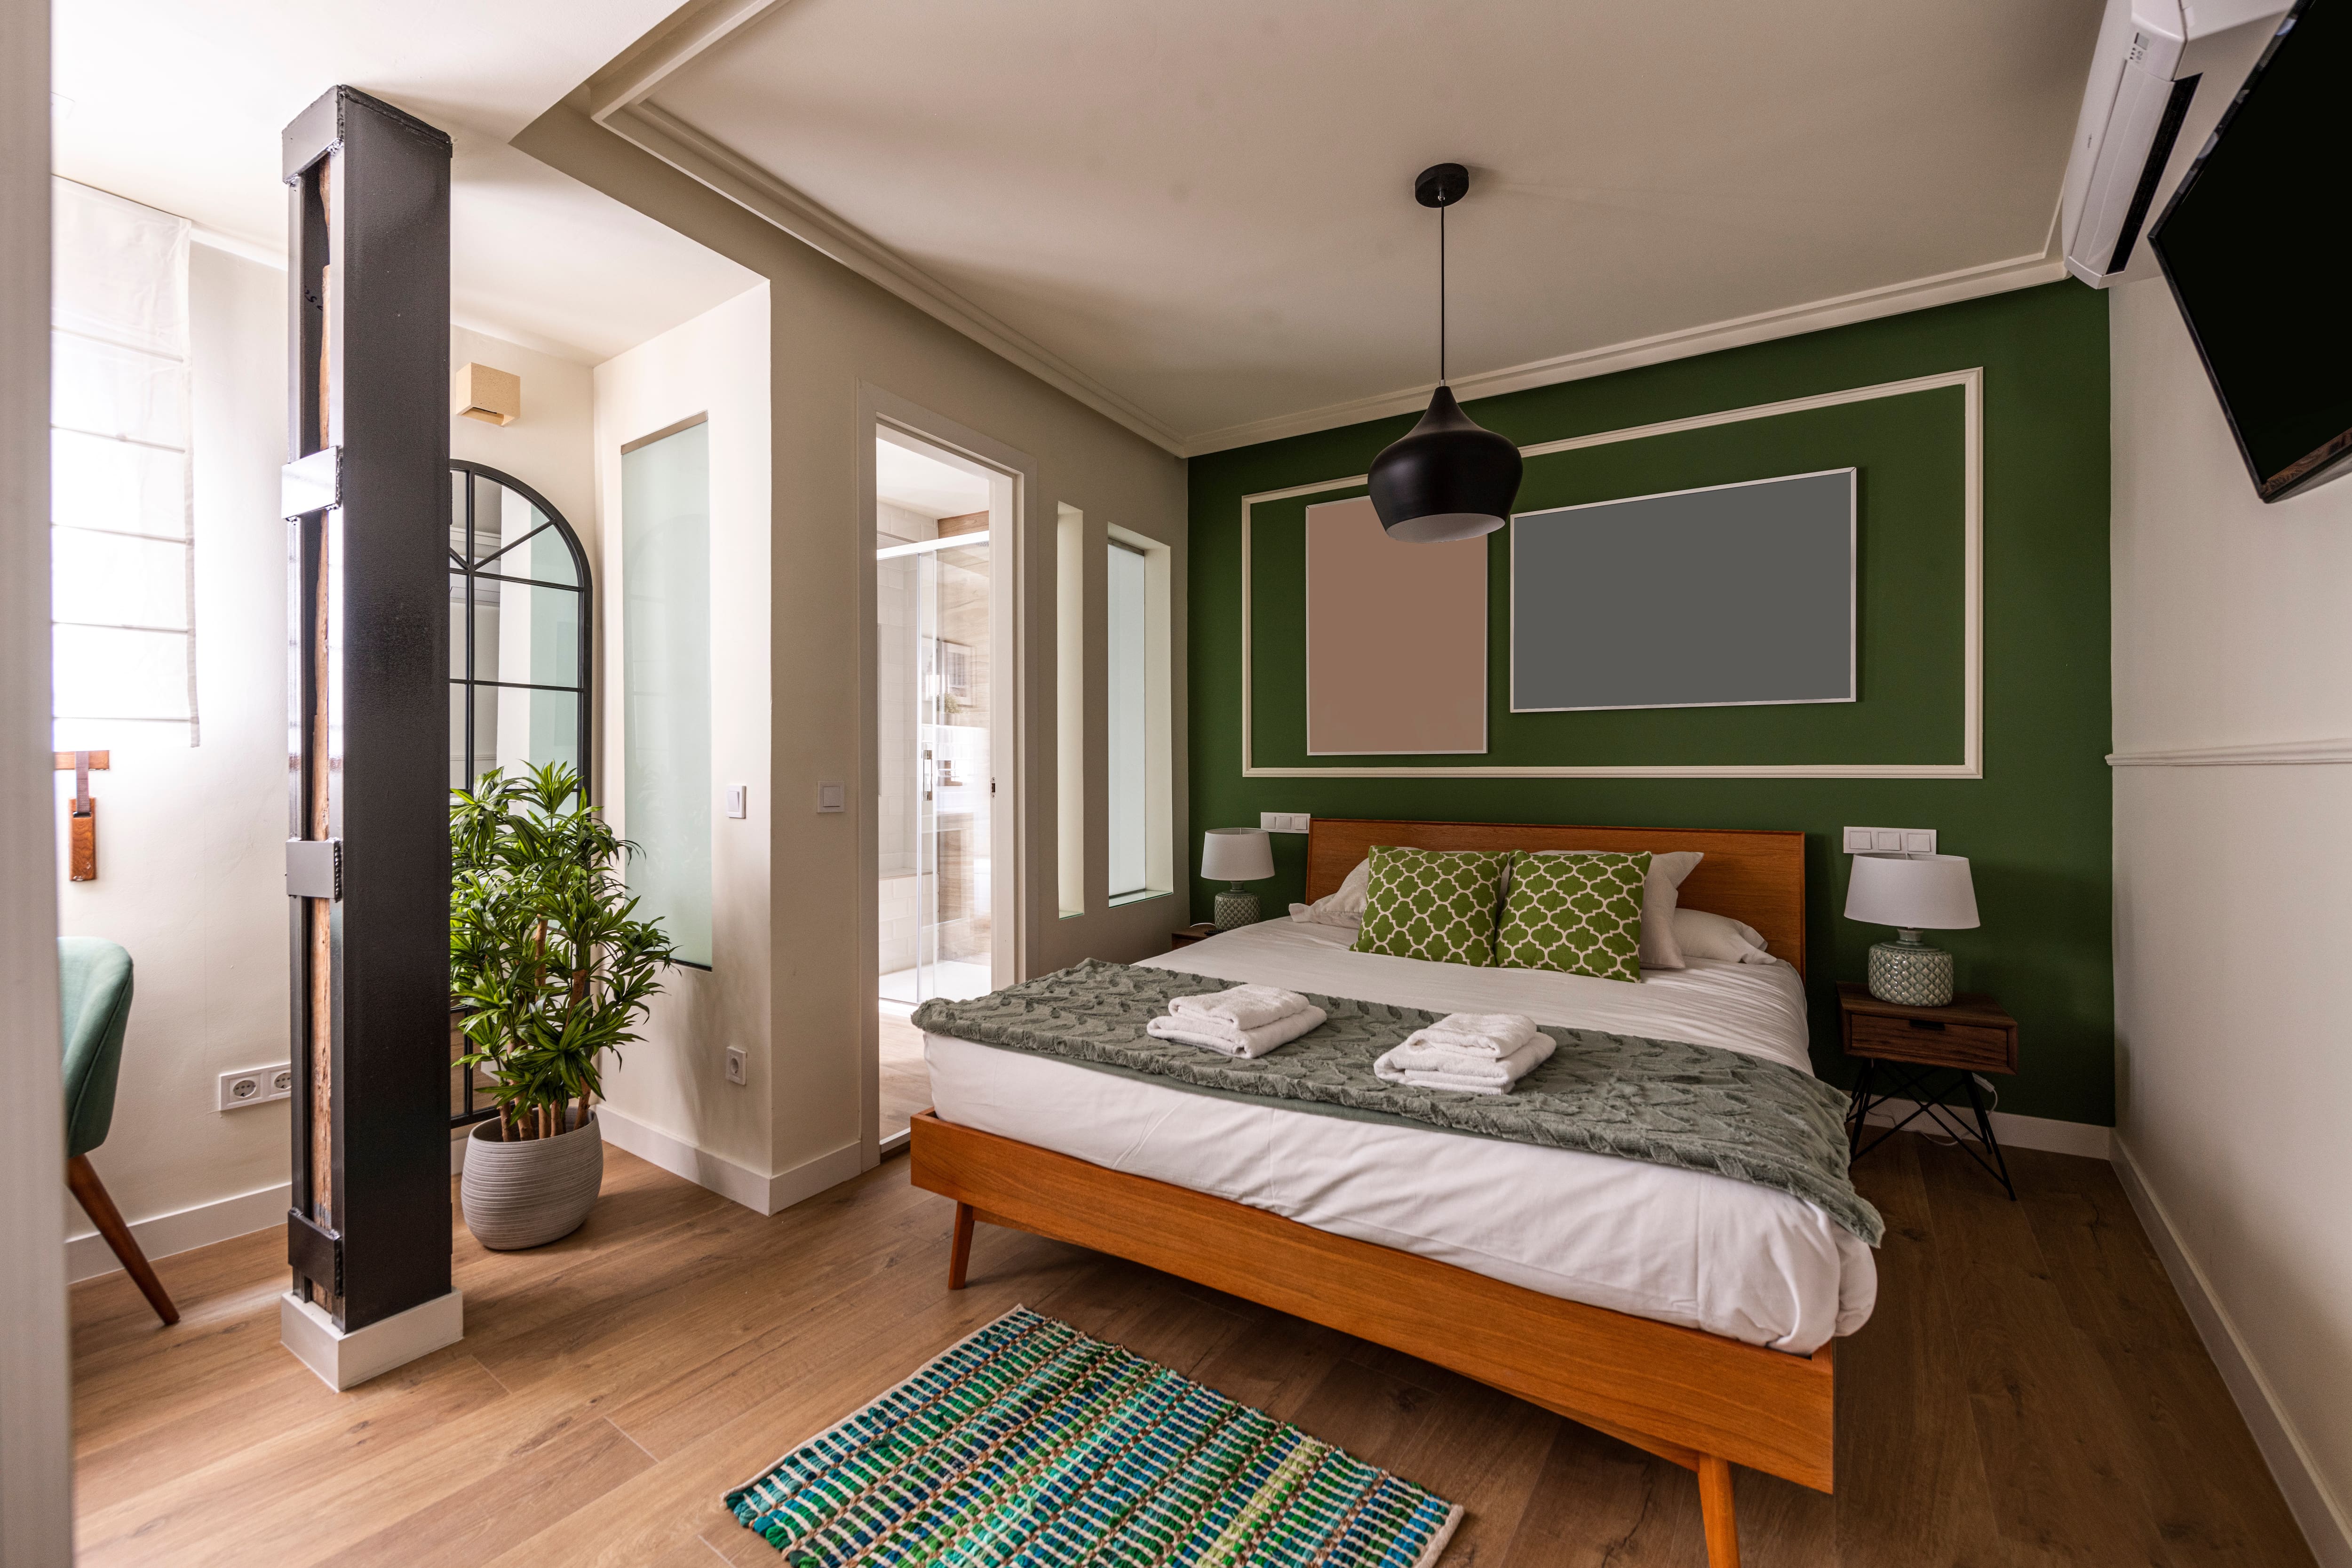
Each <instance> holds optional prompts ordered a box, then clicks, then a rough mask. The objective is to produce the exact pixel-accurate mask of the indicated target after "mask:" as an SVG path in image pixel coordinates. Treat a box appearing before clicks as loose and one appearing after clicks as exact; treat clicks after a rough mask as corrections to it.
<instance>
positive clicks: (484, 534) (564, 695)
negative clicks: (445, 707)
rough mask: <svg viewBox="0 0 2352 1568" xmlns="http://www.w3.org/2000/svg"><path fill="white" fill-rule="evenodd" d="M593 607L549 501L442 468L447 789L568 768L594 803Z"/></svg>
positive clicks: (579, 554)
mask: <svg viewBox="0 0 2352 1568" xmlns="http://www.w3.org/2000/svg"><path fill="white" fill-rule="evenodd" d="M594 618H595V598H594V588H593V584H592V582H591V580H590V577H589V572H588V553H587V552H586V551H585V550H583V548H582V547H581V544H580V536H579V535H578V534H577V533H575V532H573V531H572V525H571V524H570V523H569V522H567V521H564V518H563V514H562V512H560V511H558V510H555V508H554V507H553V506H552V505H551V504H550V503H549V501H548V500H547V498H546V497H544V496H542V495H541V494H540V493H539V492H538V491H537V490H535V489H531V488H530V486H529V485H527V484H524V483H523V482H522V481H521V480H520V479H516V478H514V477H513V476H512V475H511V474H504V473H500V472H499V470H498V469H496V468H488V467H486V466H484V465H483V464H480V463H469V462H463V461H457V462H452V463H451V464H450V465H449V783H450V785H451V787H452V788H457V787H471V785H472V784H473V783H474V781H476V780H478V779H479V778H480V777H481V776H482V774H484V773H488V772H489V771H490V770H491V769H492V768H496V767H502V766H503V767H507V768H509V769H511V768H513V767H515V766H517V765H518V764H520V763H525V762H530V763H541V764H545V763H558V762H562V763H571V764H572V766H573V767H575V768H577V769H578V770H579V771H580V776H581V778H582V780H583V782H584V783H585V784H587V786H588V791H589V798H590V799H592V800H593V799H594V798H595V769H594V763H593V758H594V756H595V752H594V749H593V745H592V743H591V742H592V740H593V733H594V721H595V692H594V671H595V662H594V660H595V642H594Z"/></svg>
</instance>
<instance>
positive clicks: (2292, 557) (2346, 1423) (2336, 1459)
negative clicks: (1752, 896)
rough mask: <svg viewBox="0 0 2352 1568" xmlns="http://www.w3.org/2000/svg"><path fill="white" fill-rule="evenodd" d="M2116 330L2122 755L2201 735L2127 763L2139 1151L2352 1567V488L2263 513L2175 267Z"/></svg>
mask: <svg viewBox="0 0 2352 1568" xmlns="http://www.w3.org/2000/svg"><path fill="white" fill-rule="evenodd" d="M2109 323H2110V334H2111V335H2110V353H2111V357H2112V363H2113V374H2114V405H2113V407H2114V415H2113V417H2114V464H2115V475H2114V478H2115V489H2114V521H2113V545H2112V550H2113V568H2114V575H2113V584H2114V587H2113V593H2114V626H2115V632H2114V637H2115V675H2114V679H2115V738H2116V754H2117V758H2118V761H2119V762H2122V763H2130V762H2132V761H2133V760H2134V759H2135V758H2136V757H2139V756H2143V755H2145V754H2146V753H2184V752H2185V753H2187V755H2186V756H2181V757H2177V758H2175V759H2174V760H2173V761H2171V762H2168V763H2158V764H2157V765H2138V766H2134V765H2123V766H2118V767H2116V770H2115V835H2116V889H2115V891H2116V1052H2117V1067H2116V1078H2117V1082H2116V1111H2117V1118H2116V1120H2117V1125H2116V1143H2117V1149H2118V1155H2119V1159H2118V1163H2119V1164H2120V1165H2121V1166H2122V1167H2123V1169H2124V1171H2125V1173H2126V1181H2127V1184H2129V1185H2132V1186H2134V1187H2136V1188H2137V1192H2136V1194H2135V1195H2136V1196H2137V1197H2140V1198H2141V1199H2142V1200H2143V1204H2144V1213H2145V1214H2147V1215H2149V1217H2151V1218H2152V1219H2153V1220H2154V1221H2155V1223H2153V1224H2151V1225H2150V1226H2149V1229H2150V1231H2151V1234H2153V1235H2155V1236H2156V1237H2157V1239H2158V1246H2159V1248H2160V1249H2164V1250H2167V1251H2168V1253H2169V1256H2168V1263H2170V1264H2171V1265H2172V1267H2173V1271H2174V1277H2175V1281H2176V1283H2178V1284H2179V1285H2180V1286H2181V1293H2182V1296H2183V1298H2184V1299H2185V1300H2188V1302H2189V1307H2190V1310H2191V1311H2192V1312H2193V1313H2196V1314H2197V1315H2198V1316H2199V1318H2200V1329H2202V1330H2203V1331H2204V1332H2205V1336H2206V1339H2207V1342H2208V1344H2209V1345H2210V1347H2211V1349H2212V1350H2213V1352H2214V1356H2215V1360H2216V1362H2217V1363H2219V1364H2220V1365H2221V1369H2222V1371H2223V1373H2224V1375H2225V1376H2227V1377H2229V1378H2230V1380H2231V1387H2232V1391H2233V1392H2234V1393H2235V1394H2237V1395H2238V1399H2239V1403H2240V1405H2241V1406H2242V1408H2244V1409H2245V1411H2246V1415H2247V1417H2248V1421H2249V1424H2250V1425H2251V1426H2252V1428H2253V1431H2254V1434H2255V1436H2256V1438H2257V1439H2258V1440H2259V1441H2261V1442H2263V1447H2264V1451H2265V1454H2266V1456H2267V1457H2268V1458H2269V1459H2270V1462H2271V1466H2272V1468H2273V1471H2275V1472H2276V1473H2277V1474H2278V1476H2279V1479H2280V1482H2281V1486H2282V1488H2283V1489H2284V1492H2285V1494H2286V1497H2287V1500H2288V1502H2289V1503H2290V1505H2291V1506H2293V1507H2294V1510H2295V1512H2296V1515H2297V1517H2298V1519H2299V1520H2300V1521H2302V1523H2303V1527H2304V1531H2305V1534H2306V1535H2307V1536H2308V1537H2309V1538H2310V1539H2311V1541H2312V1543H2313V1546H2314V1548H2315V1551H2316V1552H2318V1554H2319V1556H2320V1560H2321V1561H2322V1562H2323V1563H2336V1564H2345V1563H2352V1523H2347V1504H2352V1397H2347V1391H2352V1219H2347V1209H2346V1206H2345V1196H2346V1194H2347V1192H2352V1135H2347V1131H2346V1130H2347V1125H2352V1008H2347V1006H2346V1005H2345V999H2346V995H2347V991H2346V984H2345V976H2346V973H2347V965H2346V962H2345V958H2344V954H2343V942H2344V933H2345V932H2347V931H2352V876H2347V874H2346V868H2347V866H2352V809H2347V807H2352V766H2347V763H2352V739H2347V737H2352V616H2347V613H2346V606H2347V604H2348V603H2352V481H2339V482H2337V483H2336V484H2334V485H2331V486H2326V487H2323V488H2322V489H2317V490H2315V491H2313V492H2311V493H2309V494H2307V495H2305V496H2303V497H2301V498H2298V499H2294V500H2286V501H2282V502H2280V503H2278V504H2276V505H2273V506H2264V505H2263V504H2262V503H2261V502H2260V501H2259V500H2256V499H2255V497H2254V493H2253V488H2252V484H2251V482H2250V481H2249V480H2248V479H2247V476H2246V471H2245V468H2244V466H2243V465H2242V463H2241V462H2240V460H2239V458H2238V454H2237V451H2236V448H2235V447H2234V446H2233V445H2232V443H2231V437H2230V433H2229V429H2228V427H2227V426H2226V425H2225V423H2224V422H2223V420H2222V417H2221V411H2220V407H2219V405H2217V404H2216V402H2215V400H2214V397H2213V394H2212V392H2211V390H2210V386H2209V385H2208V384H2207V382H2206V379H2205V375H2204V374H2203V372H2202V370H2201V369H2200V366H2199V364H2198V361H2197V356H2196V353H2195V351H2194V349H2193V348H2192V346H2191V344H2190V342H2189V336H2188V333H2187V331H2186V330H2185V329H2184V328H2183V326H2182V324H2181V321H2180V317H2179V312H2178V311H2177V310H2175V309H2174V306H2173V303H2172V300H2171V298H2170V296H2169V295H2168V292H2167V290H2166V289H2165V286H2164V284H2163V283H2162V282H2161V281H2156V282H2149V283H2141V284H2136V285H2132V286H2130V287H2128V288H2124V289H2117V290H2116V291H2115V293H2114V295H2113V297H2112V303H2111V306H2110V316H2109ZM2309 742H2333V745H2332V747H2329V748H2325V750H2326V752H2328V753H2329V754H2331V755H2332V757H2333V759H2334V760H2333V761H2330V762H2324V763H2278V762H2275V761H2273V762H2271V763H2258V762H2253V761H2252V760H2250V759H2248V758H2247V757H2246V756H2245V755H2244V754H2242V753H2239V754H2235V755H2231V754H2223V755H2220V756H2216V755H2215V754H2214V752H2215V751H2216V749H2225V748H2245V747H2252V748H2258V749H2259V748H2277V747H2286V748H2293V747H2298V746H2302V745H2305V744H2307V743H2309ZM2257 754H2258V755H2259V752H2257Z"/></svg>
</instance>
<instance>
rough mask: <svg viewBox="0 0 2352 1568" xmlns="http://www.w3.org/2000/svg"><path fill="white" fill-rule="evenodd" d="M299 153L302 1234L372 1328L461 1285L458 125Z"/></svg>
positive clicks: (316, 1266)
mask: <svg viewBox="0 0 2352 1568" xmlns="http://www.w3.org/2000/svg"><path fill="white" fill-rule="evenodd" d="M284 150H285V174H286V182H287V184H288V185H289V187H290V189H291V214H290V223H289V257H288V261H289V266H288V284H289V296H290V304H291V308H292V321H291V322H290V327H291V331H290V332H289V349H290V357H291V363H290V364H289V378H288V380H289V394H290V396H289V425H288V433H287V434H288V447H289V450H288V454H287V455H288V458H289V467H288V486H287V488H288V493H289V500H288V502H287V510H288V512H289V521H288V531H287V573H288V583H287V587H288V595H287V609H288V618H289V623H290V625H289V637H288V649H287V654H288V660H287V676H288V682H287V690H288V709H289V711H288V757H287V762H288V776H287V785H288V789H287V794H288V818H289V837H290V838H291V839H293V840H296V841H300V842H299V843H294V844H289V848H288V858H287V865H288V892H289V910H290V920H289V939H290V941H289V949H290V955H291V961H292V974H293V981H294V984H293V987H292V1013H293V1047H294V1056H293V1059H294V1062H295V1066H296V1071H295V1075H294V1078H295V1085H296V1092H295V1096H294V1119H293V1120H294V1139H293V1142H294V1151H293V1152H294V1166H293V1175H294V1180H293V1187H294V1205H293V1211H292V1214H291V1215H289V1221H288V1227H287V1228H288V1249H289V1260H290V1261H291V1262H292V1264H293V1266H294V1268H295V1289H296V1290H297V1291H298V1292H300V1291H305V1290H307V1291H308V1293H309V1299H310V1300H312V1301H315V1302H317V1303H319V1304H320V1306H321V1307H323V1308H325V1309H326V1310H328V1311H329V1312H330V1313H331V1315H332V1317H333V1318H334V1321H335V1322H336V1325H337V1326H338V1327H339V1328H341V1329H342V1330H343V1331H346V1332H349V1331H353V1330H357V1329H362V1328H365V1327H366V1326H368V1325H369V1324H371V1323H374V1322H378V1321H382V1320H383V1319H385V1318H389V1317H391V1316H393V1315H394V1314H395V1313H398V1312H402V1311H404V1310H407V1309H409V1308H411V1307H415V1306H416V1305H418V1304H420V1303H422V1302H425V1301H428V1300H433V1299H434V1298H436V1297H438V1296H442V1295H446V1294H447V1292H448V1290H449V1227H450V1215H449V1167H448V1120H449V1110H448V1099H449V1087H448V1070H449V1068H448V1030H449V952H448V910H449V832H448V816H447V811H448V806H447V800H448V795H447V788H446V772H447V767H448V763H447V760H446V757H447V752H448V726H449V697H448V690H449V688H448V673H449V594H448V579H447V574H446V570H445V565H446V556H447V552H448V520H447V515H446V514H447V511H448V504H449V479H448V473H449V408H448V395H449V138H448V137H447V136H446V135H445V134H443V133H442V132H439V131H436V130H435V129H434V128H433V127H431V126H429V125H427V124H425V122H424V121H420V120H417V119H415V118H414V117H412V116H410V115H407V114H404V113H402V112H401V111H400V110H396V109H394V108H393V107H392V106H391V105H390V104H387V103H383V102H381V101H379V100H375V99H373V98H370V97H369V96H368V95H367V94H365V93H363V92H358V91H354V90H353V89H350V88H347V87H338V88H336V89H333V90H331V91H330V92H329V93H327V94H326V95H325V96H324V97H322V98H320V100H318V101H317V102H315V103H313V104H312V105H310V108H308V109H306V110H303V111H302V113H301V114H300V115H299V116H298V117H297V118H296V119H295V121H293V123H292V124H290V125H289V126H288V127H287V128H286V132H285V136H284Z"/></svg>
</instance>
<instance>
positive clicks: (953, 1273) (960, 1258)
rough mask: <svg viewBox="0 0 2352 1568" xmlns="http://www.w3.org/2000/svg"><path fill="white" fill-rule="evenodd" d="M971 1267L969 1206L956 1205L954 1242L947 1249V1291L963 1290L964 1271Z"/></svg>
mask: <svg viewBox="0 0 2352 1568" xmlns="http://www.w3.org/2000/svg"><path fill="white" fill-rule="evenodd" d="M968 1268H971V1205H970V1204H958V1205H956V1217H955V1240H954V1241H953V1242H951V1243H950V1245H949V1247H948V1289H950V1290H961V1289H963V1277H964V1271H965V1270H966V1269H968Z"/></svg>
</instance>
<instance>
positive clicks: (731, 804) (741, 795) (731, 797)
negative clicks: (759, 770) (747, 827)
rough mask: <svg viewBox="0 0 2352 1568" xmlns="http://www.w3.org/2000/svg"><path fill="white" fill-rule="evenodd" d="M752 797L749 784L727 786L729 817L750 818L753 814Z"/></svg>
mask: <svg viewBox="0 0 2352 1568" xmlns="http://www.w3.org/2000/svg"><path fill="white" fill-rule="evenodd" d="M750 800H751V786H750V785H748V784H729V785H728V786H727V815H728V816H736V817H740V816H749V815H750V814H751V806H750V804H749V803H750Z"/></svg>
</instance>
